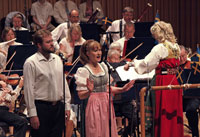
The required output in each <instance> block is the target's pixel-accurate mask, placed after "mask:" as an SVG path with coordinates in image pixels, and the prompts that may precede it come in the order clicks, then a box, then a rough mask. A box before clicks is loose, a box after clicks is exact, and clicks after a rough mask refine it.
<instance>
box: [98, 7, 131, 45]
mask: <svg viewBox="0 0 200 137" xmlns="http://www.w3.org/2000/svg"><path fill="white" fill-rule="evenodd" d="M133 12H134V10H133V8H131V7H125V8H124V9H123V12H122V16H123V18H122V19H118V20H115V21H113V22H112V25H111V26H109V27H108V29H107V30H106V32H119V33H117V34H111V37H112V40H113V42H114V41H117V40H119V39H120V38H122V37H123V36H124V27H125V24H126V23H130V22H131V23H134V21H133ZM105 40H106V35H103V37H102V39H101V41H102V42H104V41H105Z"/></svg>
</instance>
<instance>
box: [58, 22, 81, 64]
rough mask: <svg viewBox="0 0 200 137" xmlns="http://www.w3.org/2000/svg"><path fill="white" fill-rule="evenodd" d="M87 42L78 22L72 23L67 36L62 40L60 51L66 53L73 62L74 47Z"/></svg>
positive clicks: (69, 60) (68, 59)
mask: <svg viewBox="0 0 200 137" xmlns="http://www.w3.org/2000/svg"><path fill="white" fill-rule="evenodd" d="M84 42H85V39H84V38H83V37H82V32H81V27H80V26H79V25H78V24H72V25H71V27H70V28H69V30H68V35H67V37H65V38H63V39H62V40H61V41H60V43H59V44H60V51H62V52H63V53H65V56H66V58H67V61H68V62H70V63H72V58H73V55H74V47H75V46H80V45H82V44H83V43H84Z"/></svg>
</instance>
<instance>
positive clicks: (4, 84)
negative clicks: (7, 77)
mask: <svg viewBox="0 0 200 137" xmlns="http://www.w3.org/2000/svg"><path fill="white" fill-rule="evenodd" d="M0 85H1V87H2V88H6V87H7V84H6V82H4V81H2V80H1V81H0Z"/></svg>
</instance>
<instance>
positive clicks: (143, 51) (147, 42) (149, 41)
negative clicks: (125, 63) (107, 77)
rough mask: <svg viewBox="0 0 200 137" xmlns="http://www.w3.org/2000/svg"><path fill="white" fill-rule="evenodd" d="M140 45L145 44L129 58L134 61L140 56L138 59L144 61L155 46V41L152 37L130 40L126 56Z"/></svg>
mask: <svg viewBox="0 0 200 137" xmlns="http://www.w3.org/2000/svg"><path fill="white" fill-rule="evenodd" d="M140 43H143V45H142V46H141V47H139V48H138V49H137V50H135V51H134V52H133V53H132V54H130V55H129V56H128V57H127V58H131V59H133V58H134V57H135V56H138V57H137V59H144V57H145V56H146V55H147V54H148V53H149V52H150V51H151V49H152V48H153V46H154V45H155V39H154V38H152V37H138V38H131V39H129V41H128V43H127V47H126V55H127V54H128V53H129V52H131V51H132V50H133V49H134V48H136V47H137V46H138V45H139V44H140Z"/></svg>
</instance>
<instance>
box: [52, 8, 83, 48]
mask: <svg viewBox="0 0 200 137" xmlns="http://www.w3.org/2000/svg"><path fill="white" fill-rule="evenodd" d="M79 22H80V20H79V11H78V10H75V9H73V10H71V11H70V12H69V17H68V21H67V22H64V23H62V24H60V25H58V26H57V27H56V28H55V29H54V30H53V31H52V32H51V34H52V38H53V41H54V45H55V48H56V50H57V49H59V44H58V42H57V41H58V40H59V39H60V40H61V39H63V38H65V37H67V35H68V30H69V28H70V26H71V25H72V24H74V23H77V24H79Z"/></svg>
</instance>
